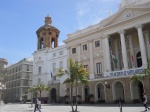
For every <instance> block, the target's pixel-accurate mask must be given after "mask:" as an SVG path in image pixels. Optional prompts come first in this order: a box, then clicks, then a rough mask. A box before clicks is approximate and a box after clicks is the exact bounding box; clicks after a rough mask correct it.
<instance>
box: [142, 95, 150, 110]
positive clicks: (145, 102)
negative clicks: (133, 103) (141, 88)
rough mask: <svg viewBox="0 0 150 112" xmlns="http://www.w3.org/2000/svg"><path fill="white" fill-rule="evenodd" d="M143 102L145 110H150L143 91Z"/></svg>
mask: <svg viewBox="0 0 150 112" xmlns="http://www.w3.org/2000/svg"><path fill="white" fill-rule="evenodd" d="M143 104H144V107H145V111H147V110H150V108H149V107H148V106H147V96H146V94H145V93H143Z"/></svg>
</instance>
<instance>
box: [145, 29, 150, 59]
mask: <svg viewBox="0 0 150 112" xmlns="http://www.w3.org/2000/svg"><path fill="white" fill-rule="evenodd" d="M144 36H145V39H146V47H147V57H148V59H150V37H149V31H145V32H144Z"/></svg>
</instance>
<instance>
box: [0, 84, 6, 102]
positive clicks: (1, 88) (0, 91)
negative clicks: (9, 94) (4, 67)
mask: <svg viewBox="0 0 150 112" xmlns="http://www.w3.org/2000/svg"><path fill="white" fill-rule="evenodd" d="M4 89H6V87H5V85H4V84H2V83H1V82H0V104H1V101H2V94H3V90H4Z"/></svg>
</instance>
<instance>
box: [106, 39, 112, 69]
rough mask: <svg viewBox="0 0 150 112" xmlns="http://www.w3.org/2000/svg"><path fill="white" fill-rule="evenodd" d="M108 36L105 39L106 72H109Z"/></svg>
mask: <svg viewBox="0 0 150 112" xmlns="http://www.w3.org/2000/svg"><path fill="white" fill-rule="evenodd" d="M108 38H109V36H106V37H105V53H106V54H105V55H106V57H105V62H106V70H107V71H111V61H110V48H109V41H108Z"/></svg>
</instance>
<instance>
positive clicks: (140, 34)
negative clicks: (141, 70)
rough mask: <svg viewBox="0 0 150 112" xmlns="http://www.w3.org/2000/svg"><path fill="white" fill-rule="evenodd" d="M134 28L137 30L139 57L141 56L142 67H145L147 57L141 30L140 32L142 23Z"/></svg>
mask: <svg viewBox="0 0 150 112" xmlns="http://www.w3.org/2000/svg"><path fill="white" fill-rule="evenodd" d="M136 29H137V30H138V37H139V44H140V50H141V57H142V67H147V57H146V49H145V43H144V37H143V32H142V25H137V26H136Z"/></svg>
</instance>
